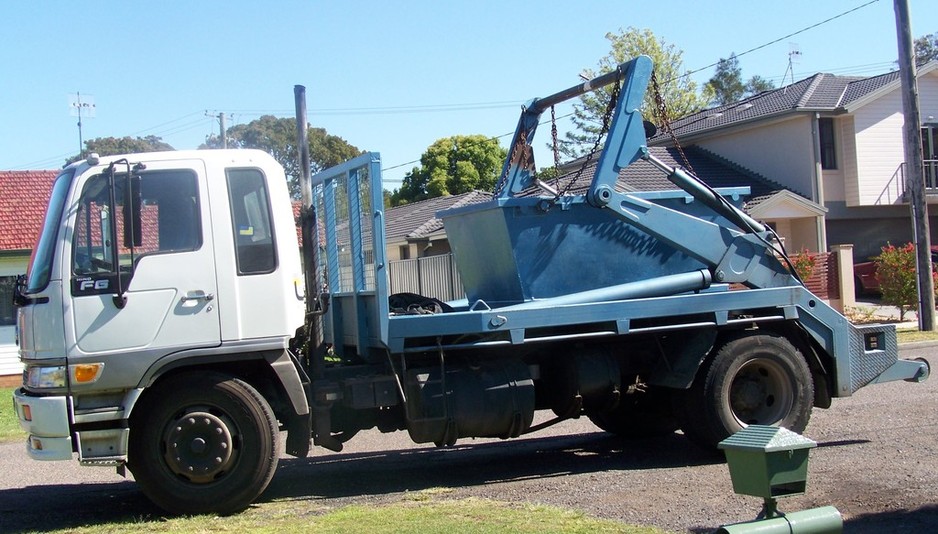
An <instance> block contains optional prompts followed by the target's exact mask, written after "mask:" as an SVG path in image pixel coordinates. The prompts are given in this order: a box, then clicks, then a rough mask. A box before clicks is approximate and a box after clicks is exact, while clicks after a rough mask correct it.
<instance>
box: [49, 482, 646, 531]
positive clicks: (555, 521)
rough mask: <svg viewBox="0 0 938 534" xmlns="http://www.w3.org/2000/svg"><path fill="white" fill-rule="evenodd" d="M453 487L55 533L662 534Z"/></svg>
mask: <svg viewBox="0 0 938 534" xmlns="http://www.w3.org/2000/svg"><path fill="white" fill-rule="evenodd" d="M450 491H451V490H427V491H422V492H418V493H416V494H414V495H409V496H407V497H405V498H404V499H402V500H401V501H399V502H396V503H391V504H386V505H379V506H362V505H355V506H347V507H342V508H338V509H334V510H332V509H328V508H325V507H323V506H322V505H320V504H318V503H317V502H316V501H313V500H292V501H275V502H270V503H263V504H260V505H256V506H253V507H252V508H250V509H249V510H247V511H246V512H243V513H241V514H237V515H232V516H226V517H218V516H210V515H202V516H192V517H179V518H160V519H150V518H137V519H134V520H132V521H129V522H126V523H105V524H99V525H90V526H83V527H79V528H69V529H66V530H61V531H54V532H63V533H64V532H68V533H71V534H116V533H123V532H127V533H136V532H139V531H144V530H145V531H148V532H245V531H246V532H260V533H271V534H290V533H305V532H316V533H358V532H368V533H377V534H385V533H386V534H392V533H393V534H397V533H402V534H433V533H446V534H450V533H455V532H459V533H460V534H462V533H469V534H489V533H491V534H496V533H502V532H515V533H532V534H534V533H541V532H557V533H584V534H586V533H600V534H601V533H622V534H664V531H662V530H659V529H655V528H650V527H636V526H630V525H625V524H623V523H619V522H617V521H610V520H604V519H596V518H592V517H588V516H586V515H585V514H583V513H582V512H577V511H573V510H564V509H561V508H555V507H550V506H540V505H532V504H509V503H504V502H498V501H491V500H487V499H477V498H468V499H459V500H451V499H447V498H445V497H444V494H445V493H449V492H450Z"/></svg>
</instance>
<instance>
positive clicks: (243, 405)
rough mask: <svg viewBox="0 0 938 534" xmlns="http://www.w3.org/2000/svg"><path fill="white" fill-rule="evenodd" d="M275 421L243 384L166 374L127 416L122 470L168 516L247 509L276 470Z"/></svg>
mask: <svg viewBox="0 0 938 534" xmlns="http://www.w3.org/2000/svg"><path fill="white" fill-rule="evenodd" d="M277 439H278V432H277V420H276V418H275V417H274V415H273V410H271V408H270V405H269V404H268V403H267V401H266V400H265V399H264V397H263V396H261V394H260V393H258V392H257V390H256V389H254V388H253V387H252V386H251V385H250V384H248V383H246V382H244V381H242V380H240V379H237V378H234V377H231V376H229V375H225V374H221V373H203V374H186V375H181V376H178V377H175V378H171V379H168V380H167V381H166V382H164V383H162V384H158V385H157V386H155V387H154V390H153V391H150V392H149V394H148V395H147V396H146V397H145V398H144V399H141V404H140V405H138V406H137V407H136V409H134V411H133V415H132V416H131V423H130V443H129V450H128V456H129V459H128V467H130V470H131V471H132V472H133V475H134V478H135V479H136V481H137V483H138V484H139V485H140V488H141V490H142V491H143V493H144V494H145V495H146V496H147V497H149V498H150V500H152V501H153V502H154V503H156V504H157V505H158V506H159V507H161V508H163V509H165V510H166V511H168V512H171V513H175V514H200V513H218V514H229V513H234V512H238V511H241V510H243V509H244V508H246V507H247V506H248V505H249V504H250V503H251V502H252V501H253V500H254V499H255V498H257V496H258V495H260V494H261V492H262V491H264V489H265V488H266V487H267V484H268V483H270V480H271V478H273V475H274V471H275V470H276V468H277V460H278V458H277V450H278V448H277Z"/></svg>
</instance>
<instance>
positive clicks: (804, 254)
mask: <svg viewBox="0 0 938 534" xmlns="http://www.w3.org/2000/svg"><path fill="white" fill-rule="evenodd" d="M791 263H792V265H793V266H794V267H795V274H797V275H798V278H800V279H801V282H802V283H807V281H808V278H811V275H813V274H814V267H815V265H817V256H815V255H813V254H811V253H810V252H808V249H806V248H802V249H801V251H800V252H798V253H797V254H795V255H794V256H792V257H791Z"/></svg>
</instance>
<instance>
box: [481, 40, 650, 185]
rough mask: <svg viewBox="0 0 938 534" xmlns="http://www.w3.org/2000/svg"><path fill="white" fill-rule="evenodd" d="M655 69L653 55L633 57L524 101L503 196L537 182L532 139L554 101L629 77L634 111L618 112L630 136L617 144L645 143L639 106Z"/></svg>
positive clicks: (627, 85)
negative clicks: (552, 91)
mask: <svg viewBox="0 0 938 534" xmlns="http://www.w3.org/2000/svg"><path fill="white" fill-rule="evenodd" d="M651 70H652V62H651V59H649V58H648V56H639V57H637V58H635V59H633V60H631V61H628V62H626V63H623V64H621V65H619V67H618V68H617V69H616V70H614V71H612V72H608V73H606V74H603V75H602V76H599V77H597V78H593V79H592V80H589V81H587V82H583V83H582V84H580V85H575V86H573V87H570V88H569V89H565V90H563V91H560V92H558V93H554V94H552V95H550V96H546V97H544V98H535V99H533V100H530V101H529V102H528V103H526V104H525V105H524V109H523V111H522V112H521V118H520V119H519V120H518V127H517V128H516V129H515V135H514V138H512V141H511V145H510V148H509V150H508V158H507V160H506V161H505V165H504V166H503V167H502V174H501V176H502V178H503V180H504V182H505V185H504V186H503V187H502V189H501V190H500V191H499V196H500V197H502V198H508V197H512V196H514V195H515V194H517V193H520V192H521V191H523V190H524V189H527V188H528V187H530V186H531V185H533V184H534V183H535V180H534V176H533V171H534V170H535V169H534V156H533V148H532V147H531V140H532V139H533V138H534V133H535V131H536V130H537V125H538V121H539V120H540V117H541V113H543V112H544V111H546V110H547V109H549V108H550V107H551V106H553V105H554V104H558V103H560V102H564V101H566V100H569V99H571V98H574V97H577V96H579V95H582V94H584V93H588V92H590V91H594V90H596V89H598V88H600V87H604V86H606V85H609V84H611V83H614V82H617V81H619V80H624V81H625V82H624V86H623V88H622V90H621V92H620V94H621V95H623V96H625V97H626V98H625V101H626V103H627V104H626V105H627V106H629V107H630V109H631V110H632V112H631V113H628V114H626V115H624V116H623V114H622V113H619V114H618V116H617V120H620V121H626V122H629V123H630V126H629V127H628V128H625V129H622V128H620V130H619V133H620V134H621V136H623V137H626V138H627V141H628V142H627V143H623V142H622V141H619V142H618V143H617V144H616V145H615V146H620V147H627V146H632V145H634V144H635V141H637V142H638V144H639V145H644V142H645V130H644V127H643V125H642V116H641V113H639V111H638V110H639V108H640V107H641V105H642V100H643V98H644V96H645V88H646V86H647V85H648V79H649V78H650V76H651ZM620 102H621V100H620ZM619 117H622V118H619ZM635 128H637V130H635ZM613 129H614V128H613ZM610 132H611V130H610ZM611 135H612V134H611V133H610V136H611ZM606 146H607V147H609V146H613V143H611V142H607V143H606ZM640 155H641V154H639V153H636V154H632V155H628V154H622V155H621V159H623V160H625V159H628V158H632V159H631V161H628V162H626V163H624V164H622V165H621V167H624V166H626V165H628V164H629V163H631V162H632V161H635V160H636V159H638V157H639V156H640Z"/></svg>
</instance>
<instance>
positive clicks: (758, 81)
mask: <svg viewBox="0 0 938 534" xmlns="http://www.w3.org/2000/svg"><path fill="white" fill-rule="evenodd" d="M772 89H775V84H774V83H772V82H771V81H769V80H766V79H765V78H763V77H762V76H759V75H758V74H756V75H755V76H753V77H752V78H749V81H748V82H746V96H749V95H757V94H759V93H763V92H765V91H771V90H772Z"/></svg>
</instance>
